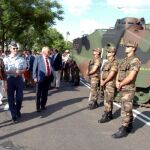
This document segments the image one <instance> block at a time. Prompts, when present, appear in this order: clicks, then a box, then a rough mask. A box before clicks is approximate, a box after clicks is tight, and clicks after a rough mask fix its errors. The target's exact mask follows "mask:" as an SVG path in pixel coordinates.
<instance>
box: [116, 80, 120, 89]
mask: <svg viewBox="0 0 150 150" xmlns="http://www.w3.org/2000/svg"><path fill="white" fill-rule="evenodd" d="M116 88H117V89H120V82H118V81H116Z"/></svg>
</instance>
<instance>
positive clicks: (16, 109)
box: [7, 76, 24, 118]
mask: <svg viewBox="0 0 150 150" xmlns="http://www.w3.org/2000/svg"><path fill="white" fill-rule="evenodd" d="M23 88H24V81H23V78H22V76H17V77H14V76H8V77H7V96H8V104H9V109H10V112H11V115H12V118H14V117H16V116H17V115H18V113H20V109H21V105H22V100H23Z"/></svg>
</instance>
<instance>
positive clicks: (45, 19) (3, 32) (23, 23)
mask: <svg viewBox="0 0 150 150" xmlns="http://www.w3.org/2000/svg"><path fill="white" fill-rule="evenodd" d="M62 14H63V9H62V6H61V5H60V4H59V3H58V2H57V1H50V0H1V1H0V40H1V44H2V46H3V48H4V44H6V45H8V44H9V42H10V41H11V40H12V39H13V40H16V41H17V42H19V43H20V44H22V46H23V48H25V47H26V48H32V47H36V46H37V47H38V46H39V47H38V48H40V46H41V45H43V44H46V45H47V44H48V43H49V45H50V46H51V44H52V45H53V44H54V43H55V42H54V41H53V40H56V39H57V38H58V39H57V41H58V40H60V39H61V40H63V37H62V35H61V34H59V33H58V32H56V31H55V32H54V31H53V29H51V27H52V26H53V25H54V24H55V21H56V19H58V20H62V19H63V17H62ZM51 30H52V31H51ZM53 34H56V35H53ZM56 43H57V42H56ZM60 43H61V42H60Z"/></svg>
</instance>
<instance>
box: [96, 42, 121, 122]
mask: <svg viewBox="0 0 150 150" xmlns="http://www.w3.org/2000/svg"><path fill="white" fill-rule="evenodd" d="M108 45H109V46H108V47H107V49H106V51H107V57H108V61H107V62H106V63H105V64H104V66H103V68H102V76H101V81H103V82H102V83H103V84H102V85H103V89H104V107H105V110H104V114H103V115H102V118H101V119H100V120H98V122H99V123H105V122H108V121H110V120H111V119H113V115H112V109H113V99H114V95H115V82H116V75H117V71H118V61H117V60H116V58H115V54H116V48H115V46H114V45H113V44H111V43H108ZM112 72H113V76H112V79H109V78H107V77H108V76H109V75H110V74H111V73H112Z"/></svg>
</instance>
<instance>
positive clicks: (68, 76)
mask: <svg viewBox="0 0 150 150" xmlns="http://www.w3.org/2000/svg"><path fill="white" fill-rule="evenodd" d="M9 55H10V51H9V50H7V51H5V52H3V50H0V58H1V59H3V61H4V62H5V59H6V58H7V57H8V56H9ZM17 55H18V56H19V57H22V58H24V60H25V62H26V66H27V67H26V70H25V71H24V73H23V74H22V77H23V80H24V88H28V87H34V86H35V82H34V79H33V64H34V60H35V58H36V57H38V56H40V55H42V53H41V52H39V53H37V52H32V51H31V50H28V49H26V50H23V51H22V50H18V51H17ZM49 58H50V60H51V66H52V69H53V76H54V80H53V82H51V84H50V87H53V88H57V89H59V88H60V86H61V81H62V80H63V81H65V82H71V83H72V85H73V86H77V85H79V81H80V78H79V68H78V66H77V64H76V62H75V61H74V60H72V58H71V55H70V51H69V50H65V51H64V52H63V53H62V52H59V51H58V50H57V49H50V53H49ZM4 64H5V63H4ZM7 92H8V90H7V88H6V89H5V90H4V89H3V87H2V80H0V105H3V104H5V106H4V110H8V109H9V104H8V103H7ZM4 99H5V101H6V102H4Z"/></svg>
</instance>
